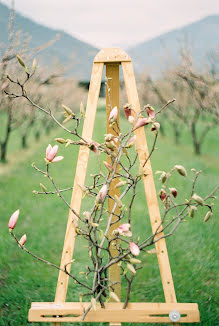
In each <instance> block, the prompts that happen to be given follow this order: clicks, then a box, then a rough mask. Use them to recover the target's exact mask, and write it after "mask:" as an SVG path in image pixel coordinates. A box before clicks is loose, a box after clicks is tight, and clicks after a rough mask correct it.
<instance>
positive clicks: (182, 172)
mask: <svg viewBox="0 0 219 326" xmlns="http://www.w3.org/2000/svg"><path fill="white" fill-rule="evenodd" d="M174 167H175V169H176V170H177V171H178V172H179V174H181V175H182V176H183V177H186V176H187V172H186V169H185V168H184V166H182V165H175V166H174Z"/></svg>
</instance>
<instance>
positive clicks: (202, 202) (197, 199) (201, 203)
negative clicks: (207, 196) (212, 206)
mask: <svg viewBox="0 0 219 326" xmlns="http://www.w3.org/2000/svg"><path fill="white" fill-rule="evenodd" d="M192 199H194V201H196V203H198V204H199V205H201V206H203V205H204V203H205V202H204V199H203V198H202V197H200V196H198V195H197V194H194V195H193V196H192Z"/></svg>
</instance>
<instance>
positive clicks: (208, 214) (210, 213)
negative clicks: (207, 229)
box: [204, 211, 213, 222]
mask: <svg viewBox="0 0 219 326" xmlns="http://www.w3.org/2000/svg"><path fill="white" fill-rule="evenodd" d="M212 215H213V214H212V212H211V211H208V212H207V214H206V215H205V217H204V222H207V221H208V220H209V219H210V218H211V216H212Z"/></svg>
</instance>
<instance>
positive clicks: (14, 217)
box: [8, 209, 20, 229]
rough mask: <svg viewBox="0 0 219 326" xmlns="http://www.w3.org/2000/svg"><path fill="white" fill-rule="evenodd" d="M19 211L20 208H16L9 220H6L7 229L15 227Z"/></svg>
mask: <svg viewBox="0 0 219 326" xmlns="http://www.w3.org/2000/svg"><path fill="white" fill-rule="evenodd" d="M19 213H20V210H19V209H18V210H16V211H15V212H14V213H13V214H12V215H11V217H10V219H9V222H8V228H9V229H14V228H15V226H16V224H17V220H18V217H19Z"/></svg>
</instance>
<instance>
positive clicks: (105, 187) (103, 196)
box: [99, 185, 107, 202]
mask: <svg viewBox="0 0 219 326" xmlns="http://www.w3.org/2000/svg"><path fill="white" fill-rule="evenodd" d="M106 194H107V185H104V186H103V187H102V188H101V189H100V191H99V195H100V200H101V201H102V202H103V201H104V199H105V197H106Z"/></svg>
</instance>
